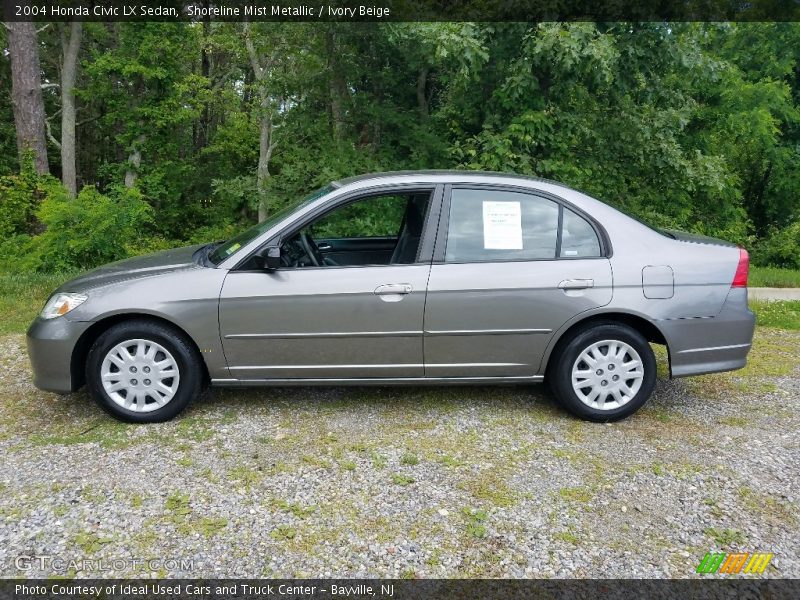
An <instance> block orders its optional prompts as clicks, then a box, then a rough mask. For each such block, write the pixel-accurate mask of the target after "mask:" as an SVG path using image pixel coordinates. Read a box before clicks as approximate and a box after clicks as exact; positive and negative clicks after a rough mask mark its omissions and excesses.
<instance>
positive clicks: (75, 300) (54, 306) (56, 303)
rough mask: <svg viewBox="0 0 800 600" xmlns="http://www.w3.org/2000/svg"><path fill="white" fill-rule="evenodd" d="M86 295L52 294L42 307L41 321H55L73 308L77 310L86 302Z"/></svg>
mask: <svg viewBox="0 0 800 600" xmlns="http://www.w3.org/2000/svg"><path fill="white" fill-rule="evenodd" d="M86 298H88V296H86V294H68V293H62V294H53V295H52V296H51V297H50V300H48V301H47V304H45V305H44V308H43V309H42V312H41V314H40V315H39V316H40V317H41V318H42V319H55V318H56V317H60V316H61V315H65V314H67V313H68V312H69V311H71V310H72V309H73V308H78V307H79V306H80V305H81V304H83V303H84V302H86Z"/></svg>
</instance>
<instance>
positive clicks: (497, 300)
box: [425, 188, 612, 377]
mask: <svg viewBox="0 0 800 600" xmlns="http://www.w3.org/2000/svg"><path fill="white" fill-rule="evenodd" d="M440 232H442V237H441V239H437V255H439V256H437V257H436V258H438V259H439V260H435V261H434V264H433V266H432V268H431V274H430V280H429V284H428V298H427V303H426V308H425V375H426V376H427V377H531V376H535V375H539V374H540V373H539V365H540V362H541V359H542V355H543V353H544V351H545V349H546V347H547V344H548V343H549V341H550V339H551V338H552V336H553V333H554V332H555V331H557V330H558V329H559V327H561V326H562V325H563V324H564V323H566V322H567V321H568V320H569V319H571V318H572V317H573V316H575V315H576V314H579V313H581V312H583V311H586V310H589V309H591V308H595V307H597V306H603V305H605V304H607V303H608V302H610V301H611V294H612V277H611V267H610V264H609V261H608V259H607V258H605V257H603V256H602V254H603V253H602V249H601V244H600V238H599V237H598V235H597V232H596V231H595V229H594V227H593V226H592V225H591V224H590V223H589V221H587V220H586V219H585V218H583V217H581V216H580V215H578V214H577V213H576V212H574V211H572V210H570V209H569V208H567V207H562V206H561V205H560V204H559V203H557V202H554V201H553V200H550V199H547V198H544V197H541V196H537V195H533V194H529V193H522V192H519V191H509V190H507V189H506V190H502V189H491V188H481V189H463V188H455V189H453V191H452V194H451V196H450V206H449V211H448V209H447V206H446V203H445V206H444V207H443V209H442V226H441V227H440ZM440 245H444V246H445V247H444V248H443V249H442V250H443V251H440V250H439V248H440Z"/></svg>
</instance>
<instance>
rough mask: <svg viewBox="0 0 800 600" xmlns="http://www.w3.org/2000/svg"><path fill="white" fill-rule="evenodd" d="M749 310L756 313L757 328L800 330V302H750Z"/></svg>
mask: <svg viewBox="0 0 800 600" xmlns="http://www.w3.org/2000/svg"><path fill="white" fill-rule="evenodd" d="M750 309H751V310H752V311H753V312H754V313H756V323H757V324H758V326H759V327H779V328H781V329H794V330H798V329H800V300H790V301H786V302H759V301H751V302H750Z"/></svg>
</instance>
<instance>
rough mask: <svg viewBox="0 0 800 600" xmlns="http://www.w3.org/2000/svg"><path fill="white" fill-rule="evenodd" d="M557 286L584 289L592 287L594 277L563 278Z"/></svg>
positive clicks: (563, 288)
mask: <svg viewBox="0 0 800 600" xmlns="http://www.w3.org/2000/svg"><path fill="white" fill-rule="evenodd" d="M558 287H559V288H560V289H562V290H585V289H586V288H591V287H594V279H565V280H564V281H562V282H561V283H559V284H558Z"/></svg>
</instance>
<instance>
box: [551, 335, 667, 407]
mask: <svg viewBox="0 0 800 600" xmlns="http://www.w3.org/2000/svg"><path fill="white" fill-rule="evenodd" d="M555 358H556V364H555V365H554V368H553V370H552V372H551V373H550V378H551V386H552V388H553V392H554V393H555V395H556V397H557V398H558V399H559V401H560V402H561V403H562V404H563V405H564V407H566V408H567V410H569V411H570V412H572V413H573V414H575V415H577V416H579V417H581V418H583V419H587V420H589V421H600V422H603V421H617V420H619V419H624V418H625V417H628V416H630V415H632V414H633V413H634V412H636V411H637V410H638V409H639V408H640V407H641V406H642V405H643V404H644V403H645V402H646V401H647V399H648V398H649V397H650V394H651V393H652V392H653V387H654V386H655V381H656V360H655V356H654V354H653V350H652V348H650V344H648V343H647V340H646V339H645V338H644V337H643V336H642V335H641V334H640V333H639V332H638V331H636V330H635V329H632V328H630V327H628V326H626V325H622V324H617V323H600V324H596V325H593V326H591V327H589V328H587V329H584V330H582V331H580V332H578V333H577V334H576V335H575V336H574V337H573V338H572V339H570V340H569V341H568V342H567V343H566V345H565V346H563V347H562V348H561V350H560V351H559V352H558V355H557V356H556V357H555Z"/></svg>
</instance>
